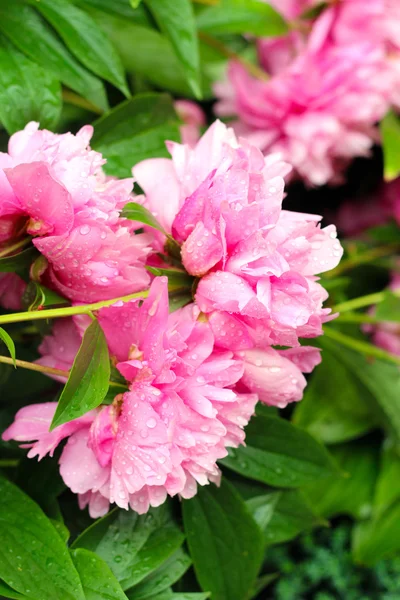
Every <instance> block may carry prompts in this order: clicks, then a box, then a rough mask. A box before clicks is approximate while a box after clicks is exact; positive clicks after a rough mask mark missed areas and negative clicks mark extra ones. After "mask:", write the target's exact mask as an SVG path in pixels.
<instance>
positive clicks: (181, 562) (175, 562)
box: [127, 548, 192, 600]
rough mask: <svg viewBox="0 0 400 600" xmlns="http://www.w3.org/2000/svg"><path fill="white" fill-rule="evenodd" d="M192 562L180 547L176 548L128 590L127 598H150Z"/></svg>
mask: <svg viewBox="0 0 400 600" xmlns="http://www.w3.org/2000/svg"><path fill="white" fill-rule="evenodd" d="M191 564H192V560H191V558H190V557H189V556H188V555H187V554H186V552H185V551H184V550H183V549H182V548H178V550H177V551H176V552H174V554H172V556H170V557H169V558H168V560H166V561H165V562H164V563H163V564H162V565H161V566H160V567H159V568H158V569H156V570H155V571H154V572H153V573H151V574H150V575H149V576H148V577H146V578H145V579H144V580H143V581H142V582H141V583H139V585H136V586H135V587H134V588H132V589H131V590H128V592H127V596H128V598H129V600H150V599H151V598H153V597H154V596H155V594H160V593H161V592H164V590H166V589H168V588H169V587H170V586H171V585H172V584H173V583H175V582H176V581H178V579H180V578H181V577H182V575H183V574H184V573H185V572H186V571H187V570H188V568H189V567H190V565H191Z"/></svg>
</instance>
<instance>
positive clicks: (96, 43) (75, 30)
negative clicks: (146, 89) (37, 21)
mask: <svg viewBox="0 0 400 600" xmlns="http://www.w3.org/2000/svg"><path fill="white" fill-rule="evenodd" d="M31 1H32V3H33V4H34V5H36V6H37V8H38V10H40V12H41V13H42V15H43V16H44V17H45V19H46V20H47V21H49V23H51V25H52V26H53V27H54V29H55V30H56V31H57V32H58V33H59V35H60V37H61V38H62V39H63V40H64V42H65V44H66V45H67V46H68V48H69V49H70V51H71V52H72V54H74V55H75V56H76V58H77V59H78V60H80V61H81V62H82V63H83V64H84V65H85V67H87V68H88V69H90V70H91V71H93V72H94V73H96V75H99V77H102V78H103V79H106V80H107V81H109V82H110V83H112V84H113V85H115V86H116V87H118V88H119V89H120V90H121V91H122V92H123V93H124V94H125V96H129V90H128V88H127V85H126V81H125V75H124V70H123V68H122V65H121V61H120V58H119V55H118V53H117V52H116V50H115V48H114V46H113V45H112V43H111V42H110V40H109V38H108V37H107V36H106V34H105V33H104V32H103V31H102V30H101V29H100V27H99V26H98V25H97V24H96V22H95V21H93V19H92V18H91V17H90V16H89V15H88V14H87V13H86V12H85V11H83V10H80V9H79V8H77V7H76V6H74V5H73V4H71V3H70V2H68V0H40V2H37V0H31Z"/></svg>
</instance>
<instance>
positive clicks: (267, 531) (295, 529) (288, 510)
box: [246, 490, 322, 545]
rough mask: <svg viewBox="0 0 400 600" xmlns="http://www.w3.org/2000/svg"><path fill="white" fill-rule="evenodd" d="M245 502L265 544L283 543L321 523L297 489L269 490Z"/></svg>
mask: <svg viewBox="0 0 400 600" xmlns="http://www.w3.org/2000/svg"><path fill="white" fill-rule="evenodd" d="M246 504H247V506H248V508H249V510H250V512H251V514H252V515H253V517H254V519H255V520H256V522H257V523H258V525H259V526H260V528H261V529H262V531H263V533H264V542H265V544H266V545H271V544H280V543H282V542H286V541H288V540H291V539H293V538H294V537H296V536H297V535H298V534H299V533H301V532H302V531H306V530H307V529H311V528H312V527H314V526H315V525H318V524H319V525H321V524H322V521H321V519H320V518H318V517H317V516H316V515H315V514H314V512H313V511H312V510H311V508H310V506H309V504H308V503H307V502H306V500H305V498H304V497H303V495H302V494H301V493H300V492H299V491H297V490H290V491H280V492H270V493H268V494H266V495H264V496H256V497H254V498H250V499H249V500H247V502H246Z"/></svg>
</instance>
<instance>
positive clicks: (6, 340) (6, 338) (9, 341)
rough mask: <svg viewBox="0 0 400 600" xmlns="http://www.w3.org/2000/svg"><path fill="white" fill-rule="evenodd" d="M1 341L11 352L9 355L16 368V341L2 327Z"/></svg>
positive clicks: (0, 330) (0, 329)
mask: <svg viewBox="0 0 400 600" xmlns="http://www.w3.org/2000/svg"><path fill="white" fill-rule="evenodd" d="M0 340H1V341H2V342H4V344H5V345H6V346H7V350H8V351H9V353H10V355H11V358H12V359H13V361H14V366H16V365H15V344H14V340H13V339H12V337H11V336H10V335H9V334H8V333H7V331H6V330H5V329H3V328H2V327H0Z"/></svg>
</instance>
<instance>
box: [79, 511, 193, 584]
mask: <svg viewBox="0 0 400 600" xmlns="http://www.w3.org/2000/svg"><path fill="white" fill-rule="evenodd" d="M183 539H184V536H183V534H182V532H181V531H180V529H179V528H178V527H177V525H176V524H175V523H174V521H173V519H172V517H171V515H170V512H169V510H168V504H164V505H163V506H161V507H160V508H158V509H151V510H150V511H149V512H148V513H147V514H146V515H141V516H139V515H138V514H137V513H136V512H133V511H130V512H126V511H123V510H114V511H112V512H111V513H109V514H108V515H106V516H105V517H103V519H100V520H98V521H96V523H94V524H93V525H92V526H91V527H89V528H88V529H87V530H86V531H84V532H83V533H82V535H80V536H79V538H78V539H77V540H75V542H74V544H73V548H87V549H88V550H91V551H92V552H96V553H97V554H98V555H99V556H100V557H101V558H102V559H103V560H105V561H106V563H107V564H108V566H109V567H110V568H111V570H112V571H113V573H114V575H115V576H116V578H117V579H118V581H119V582H120V583H121V586H122V588H123V589H124V590H126V589H128V588H130V587H132V586H133V585H135V584H137V583H139V582H140V581H142V580H143V579H144V578H145V577H147V576H148V575H149V574H150V573H152V572H153V571H155V570H156V569H158V568H159V567H160V565H162V564H163V562H164V561H165V560H167V559H168V558H169V557H170V556H171V555H172V554H173V553H174V552H175V551H176V550H177V549H178V548H179V547H180V546H181V545H182V542H183Z"/></svg>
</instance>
